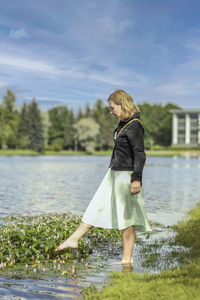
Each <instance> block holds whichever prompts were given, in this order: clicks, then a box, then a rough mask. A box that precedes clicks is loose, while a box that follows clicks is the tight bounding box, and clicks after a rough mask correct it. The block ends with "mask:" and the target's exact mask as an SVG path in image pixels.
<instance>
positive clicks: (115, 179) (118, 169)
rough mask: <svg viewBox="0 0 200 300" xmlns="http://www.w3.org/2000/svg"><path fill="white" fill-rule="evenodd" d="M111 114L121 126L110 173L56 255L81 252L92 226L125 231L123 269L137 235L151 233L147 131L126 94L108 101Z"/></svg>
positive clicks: (119, 92) (118, 93)
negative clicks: (145, 171)
mask: <svg viewBox="0 0 200 300" xmlns="http://www.w3.org/2000/svg"><path fill="white" fill-rule="evenodd" d="M108 103H109V106H110V113H111V114H112V115H114V116H116V117H117V118H119V120H120V122H119V124H118V127H117V128H116V129H115V131H114V141H115V146H114V149H113V153H112V157H111V161H110V166H109V169H108V171H107V173H106V175H105V177H104V178H103V180H102V182H101V184H100V186H99V188H98V189H97V191H96V193H95V195H94V197H93V198H92V200H91V202H90V204H89V205H88V207H87V209H86V211H85V213H84V215H83V217H82V222H81V224H80V225H79V227H78V228H77V229H76V231H75V232H74V233H73V234H72V235H71V236H70V237H69V238H68V239H67V240H66V241H65V242H63V243H62V244H61V245H60V246H59V247H58V248H57V249H55V252H59V251H61V250H64V249H66V248H78V241H79V239H80V238H81V237H82V236H83V235H84V234H86V232H88V230H89V229H90V228H92V227H93V226H95V227H101V228H113V229H114V228H115V229H119V230H122V236H123V256H122V259H121V261H120V263H121V264H122V265H127V264H128V265H129V264H133V247H134V241H135V230H136V231H142V232H146V231H151V228H150V225H149V222H148V220H147V217H146V212H145V208H144V201H143V191H142V170H143V167H144V163H145V160H146V155H145V152H144V128H143V126H142V123H141V121H140V113H139V111H138V108H137V107H136V106H135V105H134V102H133V99H132V98H131V96H130V95H129V94H127V93H126V92H125V91H123V90H117V91H115V92H114V93H112V94H111V95H110V96H109V98H108Z"/></svg>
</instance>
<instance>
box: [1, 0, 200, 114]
mask: <svg viewBox="0 0 200 300" xmlns="http://www.w3.org/2000/svg"><path fill="white" fill-rule="evenodd" d="M8 89H10V90H12V91H13V92H14V93H15V95H16V105H18V106H21V105H23V103H24V102H27V103H29V102H30V101H31V100H32V99H33V97H35V98H36V100H37V102H38V103H39V105H40V108H41V109H43V110H48V109H50V108H52V107H55V106H60V105H62V106H63V105H67V107H68V108H70V109H73V110H74V111H77V110H78V109H79V107H82V108H83V107H85V104H86V103H89V104H90V105H91V106H93V104H94V103H95V102H96V100H97V99H102V100H103V101H105V103H106V100H107V98H108V96H109V95H110V94H111V93H112V92H113V91H114V90H116V89H124V90H125V91H127V92H128V93H129V94H130V95H131V96H132V97H133V99H134V101H135V103H136V104H142V103H144V102H149V103H151V104H155V103H158V104H162V105H165V104H166V103H169V102H170V103H174V104H177V105H178V106H180V107H182V108H200V1H198V0H34V1H27V0H10V1H7V0H0V99H2V97H3V96H4V95H5V94H6V91H7V90H8Z"/></svg>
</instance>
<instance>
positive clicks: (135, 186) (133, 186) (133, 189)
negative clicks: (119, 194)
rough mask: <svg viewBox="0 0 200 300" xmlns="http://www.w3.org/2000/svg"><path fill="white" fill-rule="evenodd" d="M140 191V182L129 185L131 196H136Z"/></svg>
mask: <svg viewBox="0 0 200 300" xmlns="http://www.w3.org/2000/svg"><path fill="white" fill-rule="evenodd" d="M140 190H141V182H140V181H133V182H132V184H131V195H135V194H138V193H139V192H140Z"/></svg>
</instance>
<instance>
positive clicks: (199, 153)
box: [0, 148, 200, 157]
mask: <svg viewBox="0 0 200 300" xmlns="http://www.w3.org/2000/svg"><path fill="white" fill-rule="evenodd" d="M111 154H112V150H107V151H94V152H93V153H92V154H91V155H98V156H111ZM146 154H147V156H183V157H184V156H189V157H200V150H199V148H198V149H179V148H174V149H170V148H169V149H154V150H146ZM0 155H2V156H3V155H4V156H9V155H21V156H26V155H28V156H37V155H79V156H80V155H87V153H86V152H84V151H64V150H63V151H52V150H44V151H43V152H41V153H38V152H36V151H32V150H21V149H10V150H0Z"/></svg>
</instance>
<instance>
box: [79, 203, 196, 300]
mask: <svg viewBox="0 0 200 300" xmlns="http://www.w3.org/2000/svg"><path fill="white" fill-rule="evenodd" d="M169 229H171V230H172V232H173V233H175V235H173V237H170V234H169V233H168V236H167V237H166V239H164V240H155V241H153V242H152V243H151V244H150V245H149V246H147V248H146V252H147V253H148V257H147V259H146V261H145V263H146V264H148V263H149V264H150V265H153V264H154V263H159V262H160V261H161V260H162V259H164V261H165V263H166V265H167V267H166V269H164V270H161V271H160V272H159V273H156V274H152V273H148V272H145V273H144V274H138V273H136V274H134V273H133V272H132V271H127V272H119V271H118V272H112V273H108V279H107V280H106V282H105V283H104V286H103V288H102V289H100V290H98V289H97V288H96V286H95V285H91V286H90V287H88V288H85V289H83V290H82V294H83V299H84V300H93V299H96V300H97V299H98V300H103V299H124V300H125V299H135V300H143V299H158V300H159V299H160V300H162V299H167V300H174V299H177V300H188V299H193V300H199V298H200V291H199V286H200V272H199V270H200V252H199V249H200V240H199V239H197V238H196V237H197V235H198V233H199V230H200V202H199V203H198V204H197V205H196V206H195V208H194V209H192V210H191V211H189V213H188V214H187V215H186V217H185V218H183V219H182V221H179V222H178V223H177V224H175V225H173V226H171V227H170V228H169ZM186 237H187V238H186ZM162 247H164V249H165V250H166V247H169V248H170V252H169V253H166V255H165V256H164V257H162V256H161V253H160V254H159V253H158V252H157V250H158V249H160V250H161V249H162ZM176 262H178V265H176V264H175V263H176ZM171 263H172V264H174V266H172V267H170V265H171Z"/></svg>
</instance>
